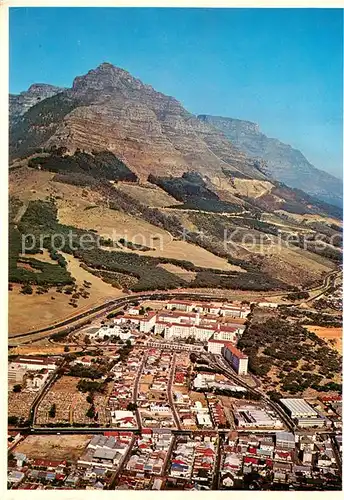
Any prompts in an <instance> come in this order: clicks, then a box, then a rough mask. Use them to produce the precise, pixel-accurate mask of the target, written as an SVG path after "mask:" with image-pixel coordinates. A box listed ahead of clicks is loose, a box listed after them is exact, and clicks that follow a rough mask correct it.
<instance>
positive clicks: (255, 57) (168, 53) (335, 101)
mask: <svg viewBox="0 0 344 500" xmlns="http://www.w3.org/2000/svg"><path fill="white" fill-rule="evenodd" d="M104 61H106V62H111V63H112V64H114V65H116V66H120V67H122V68H124V69H126V70H128V71H130V72H131V73H132V74H133V75H134V76H136V77H138V78H140V79H141V80H143V81H144V82H145V83H148V84H151V85H153V87H154V88H156V89H157V90H159V91H161V92H163V93H166V94H169V95H173V96H174V97H176V98H177V99H178V100H179V101H181V102H182V103H183V105H184V106H185V107H186V108H187V109H188V110H189V111H191V112H192V113H195V114H200V113H208V114H213V115H222V116H230V117H233V118H241V119H246V120H250V121H254V122H256V123H259V125H260V128H261V130H262V132H264V133H265V134H266V135H269V136H271V137H277V138H279V139H280V140H282V141H284V142H287V143H288V144H291V145H292V146H294V147H296V148H299V149H300V150H301V151H302V152H303V153H304V154H305V156H306V157H307V158H308V159H309V160H310V161H311V162H312V163H313V164H314V165H315V166H316V167H318V168H321V169H324V170H327V171H329V172H331V173H333V174H335V175H337V176H342V98H343V96H342V84H343V11H342V10H339V9H167V8H165V9H137V8H136V9H135V8H131V9H129V8H125V9H124V8H122V9H120V8H107V9H105V8H88V9H87V8H53V7H50V8H12V9H10V91H11V92H13V93H19V92H21V91H22V90H26V89H27V88H28V87H29V86H30V85H31V84H32V83H36V82H44V83H52V84H55V85H61V86H71V84H72V81H73V78H74V77H75V76H77V75H82V74H84V73H86V72H87V71H88V70H89V69H92V68H94V67H96V66H97V65H99V64H100V63H102V62H104Z"/></svg>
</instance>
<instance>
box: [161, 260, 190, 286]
mask: <svg viewBox="0 0 344 500" xmlns="http://www.w3.org/2000/svg"><path fill="white" fill-rule="evenodd" d="M158 267H162V268H163V269H166V271H168V272H169V273H173V274H176V275H177V276H179V277H180V278H182V279H184V280H185V281H187V282H188V283H190V282H191V281H193V280H194V279H195V277H196V273H194V272H192V271H187V270H186V269H183V268H182V267H178V266H175V265H174V264H158Z"/></svg>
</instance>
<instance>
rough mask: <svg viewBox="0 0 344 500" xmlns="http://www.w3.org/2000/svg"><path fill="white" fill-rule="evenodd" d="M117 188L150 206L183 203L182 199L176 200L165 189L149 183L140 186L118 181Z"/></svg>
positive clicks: (158, 206)
mask: <svg viewBox="0 0 344 500" xmlns="http://www.w3.org/2000/svg"><path fill="white" fill-rule="evenodd" d="M116 188H117V189H120V190H121V191H123V192H124V193H126V194H128V195H129V196H131V197H132V198H134V199H135V200H137V201H139V202H140V203H142V204H143V205H148V206H150V207H155V208H161V207H168V206H170V205H180V204H181V202H180V201H177V200H175V199H174V198H173V197H172V196H170V195H169V194H167V193H166V192H165V191H164V190H163V189H161V188H159V187H158V186H155V185H153V184H149V183H147V184H143V185H140V186H138V185H137V184H130V183H126V182H118V183H117V184H116Z"/></svg>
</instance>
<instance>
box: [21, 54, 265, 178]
mask: <svg viewBox="0 0 344 500" xmlns="http://www.w3.org/2000/svg"><path fill="white" fill-rule="evenodd" d="M56 97H58V98H59V101H60V102H59V103H56ZM67 101H68V103H71V102H73V103H74V104H73V105H72V106H71V107H72V110H71V109H70V106H69V104H68V110H67V111H68V112H67V113H66V114H64V115H63V116H61V111H60V110H61V108H63V107H64V104H65V102H67ZM50 103H51V109H49V105H50ZM40 106H42V108H43V107H44V116H45V117H46V118H45V120H44V123H42V122H40V126H39V134H38V132H37V116H41V115H42V113H40ZM66 109H67V108H66ZM57 114H59V118H58V119H57V118H56V116H57ZM12 137H13V139H14V140H13V141H12V146H13V147H12V158H13V157H15V156H16V154H18V150H17V149H16V148H17V145H18V144H20V153H21V154H20V155H22V154H23V153H24V154H25V153H26V152H29V151H30V148H32V146H34V147H37V146H48V147H49V146H52V145H57V146H60V145H62V146H66V147H67V148H68V149H69V150H70V151H74V150H75V149H76V148H80V149H83V150H85V151H92V150H96V151H103V150H109V151H112V152H113V153H115V154H116V156H118V157H119V158H120V159H121V160H122V161H124V162H125V163H126V164H127V165H128V167H129V168H130V169H132V170H133V171H134V172H135V173H137V174H138V175H139V176H140V177H141V178H146V177H148V175H149V174H150V173H153V174H156V175H166V174H171V175H181V174H182V173H183V172H185V171H187V170H197V171H198V172H200V173H201V174H203V175H207V176H209V177H211V178H212V179H214V182H215V184H216V183H218V182H220V181H221V179H223V178H224V174H223V169H224V168H225V169H226V170H227V171H232V172H238V171H239V173H244V174H246V175H248V176H250V177H252V178H255V179H264V178H265V176H264V174H262V173H261V172H260V171H259V169H257V168H256V164H255V162H254V160H253V159H251V158H249V157H248V156H247V155H246V154H244V153H242V152H241V151H239V150H238V149H237V148H235V147H234V146H233V145H232V144H231V143H230V142H229V141H228V139H227V138H226V137H225V135H224V134H223V133H222V132H219V131H218V130H216V129H214V128H213V127H211V126H209V125H208V124H207V123H203V122H202V121H200V120H198V119H197V117H196V116H194V115H192V114H191V113H189V112H187V111H186V110H185V109H184V108H183V106H182V105H181V104H180V103H179V102H178V101H177V100H176V99H174V98H173V97H170V96H166V95H164V94H161V93H160V92H157V91H155V90H154V89H153V88H152V87H151V86H149V85H144V84H143V83H142V82H141V81H140V80H138V79H136V78H134V77H132V76H131V75H130V74H129V73H128V72H127V71H124V70H123V69H120V68H117V67H115V66H112V65H111V64H108V63H104V64H101V65H100V66H99V67H98V68H96V69H95V70H91V71H89V72H88V73H87V74H86V75H84V76H80V77H77V78H75V80H74V82H73V86H72V88H71V89H68V90H66V91H65V92H63V93H62V94H59V96H55V97H53V98H51V99H46V100H45V101H43V102H42V103H40V104H36V106H34V107H33V108H31V109H30V110H29V111H28V112H27V113H26V114H25V115H24V116H23V118H22V120H21V121H20V122H19V123H18V124H17V125H16V127H14V130H13V133H12ZM33 137H34V140H32V138H33ZM33 143H34V144H33Z"/></svg>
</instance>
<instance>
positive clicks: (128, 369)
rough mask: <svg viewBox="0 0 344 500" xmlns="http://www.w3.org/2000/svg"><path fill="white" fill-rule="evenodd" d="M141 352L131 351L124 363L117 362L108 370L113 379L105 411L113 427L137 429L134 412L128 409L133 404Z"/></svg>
mask: <svg viewBox="0 0 344 500" xmlns="http://www.w3.org/2000/svg"><path fill="white" fill-rule="evenodd" d="M142 355H143V351H141V350H136V349H135V350H133V351H131V352H130V354H129V356H128V358H127V360H126V361H119V362H118V363H116V364H115V365H114V366H113V367H112V368H111V370H110V373H109V375H110V377H111V378H112V379H113V384H112V389H111V392H110V394H109V398H108V401H107V410H108V412H109V413H110V421H111V425H112V426H113V427H137V425H138V424H137V419H136V415H135V412H134V411H132V410H130V407H129V408H128V405H129V404H130V403H132V404H133V403H134V391H135V385H136V383H137V382H138V377H139V367H140V365H141V363H142V359H141V358H142Z"/></svg>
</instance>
